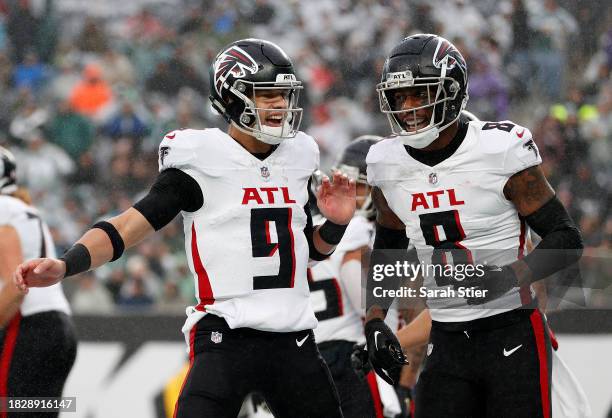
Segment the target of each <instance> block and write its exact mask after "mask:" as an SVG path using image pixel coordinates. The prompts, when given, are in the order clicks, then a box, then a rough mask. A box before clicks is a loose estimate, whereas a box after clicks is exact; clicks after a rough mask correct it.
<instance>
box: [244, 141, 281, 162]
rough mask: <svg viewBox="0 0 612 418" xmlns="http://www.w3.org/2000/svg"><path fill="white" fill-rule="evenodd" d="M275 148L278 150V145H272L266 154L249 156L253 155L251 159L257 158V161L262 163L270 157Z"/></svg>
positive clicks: (259, 153)
mask: <svg viewBox="0 0 612 418" xmlns="http://www.w3.org/2000/svg"><path fill="white" fill-rule="evenodd" d="M276 148H278V145H272V146H271V147H270V149H269V150H268V151H266V152H251V154H253V157H255V158H257V159H258V160H261V161H263V160H265V159H266V158H268V157H269V156H270V155H272V153H273V152H274V151H276Z"/></svg>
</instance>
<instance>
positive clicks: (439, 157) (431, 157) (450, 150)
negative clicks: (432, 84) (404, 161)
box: [404, 118, 468, 167]
mask: <svg viewBox="0 0 612 418" xmlns="http://www.w3.org/2000/svg"><path fill="white" fill-rule="evenodd" d="M467 130H468V123H467V121H465V120H462V119H461V118H460V119H459V130H458V131H457V133H456V134H455V137H454V138H453V139H452V140H451V142H449V144H448V145H447V146H445V147H444V148H442V149H439V150H434V151H423V150H420V149H417V148H412V147H411V146H408V145H405V146H404V147H405V148H406V151H407V152H408V154H409V155H410V156H411V157H412V158H414V159H415V160H417V161H419V162H421V163H423V164H425V165H428V166H430V167H433V166H434V165H436V164H440V163H441V162H442V161H444V160H446V159H447V158H448V157H450V156H451V155H453V154H454V153H455V151H457V149H458V148H459V147H460V146H461V144H462V143H463V140H464V139H465V135H466V134H467Z"/></svg>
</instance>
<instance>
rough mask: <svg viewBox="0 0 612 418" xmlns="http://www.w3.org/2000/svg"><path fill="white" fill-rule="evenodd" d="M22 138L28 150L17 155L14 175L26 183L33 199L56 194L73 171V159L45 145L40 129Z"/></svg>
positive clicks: (58, 148)
mask: <svg viewBox="0 0 612 418" xmlns="http://www.w3.org/2000/svg"><path fill="white" fill-rule="evenodd" d="M24 139H25V141H26V143H27V149H26V150H22V151H18V152H17V154H18V155H19V157H18V158H19V169H18V172H17V175H18V177H20V178H21V179H23V182H24V184H27V187H28V189H30V192H31V193H32V197H33V199H34V200H39V198H40V197H41V196H43V195H45V194H46V193H48V192H49V191H52V192H53V193H57V192H58V191H61V190H63V189H64V187H65V178H66V177H67V176H68V175H70V174H72V173H73V172H74V171H75V169H76V165H75V164H74V162H73V161H72V159H71V158H70V157H69V156H68V154H66V153H65V152H64V151H63V150H62V149H61V148H60V147H58V146H57V145H53V144H50V143H48V142H47V141H46V138H45V135H44V133H43V132H42V131H41V130H39V129H35V130H33V131H32V132H31V133H30V134H29V135H28V136H26V137H25V138H24ZM40 200H43V199H40Z"/></svg>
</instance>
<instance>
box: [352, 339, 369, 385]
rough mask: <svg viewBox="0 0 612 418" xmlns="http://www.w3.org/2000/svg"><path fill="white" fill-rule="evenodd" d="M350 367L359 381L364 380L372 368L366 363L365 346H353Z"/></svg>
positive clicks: (366, 353) (366, 351) (366, 352)
mask: <svg viewBox="0 0 612 418" xmlns="http://www.w3.org/2000/svg"><path fill="white" fill-rule="evenodd" d="M351 366H353V370H355V373H357V376H359V378H360V379H365V376H366V375H367V374H368V373H370V370H372V366H371V365H370V362H369V361H368V350H366V348H365V344H355V345H354V346H353V352H352V353H351Z"/></svg>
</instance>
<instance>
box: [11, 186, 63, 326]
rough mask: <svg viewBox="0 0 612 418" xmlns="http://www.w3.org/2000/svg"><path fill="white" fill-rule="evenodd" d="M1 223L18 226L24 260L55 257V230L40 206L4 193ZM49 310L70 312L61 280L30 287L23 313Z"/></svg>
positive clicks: (28, 313) (30, 313)
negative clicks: (44, 218)
mask: <svg viewBox="0 0 612 418" xmlns="http://www.w3.org/2000/svg"><path fill="white" fill-rule="evenodd" d="M0 225H10V226H12V227H13V228H15V230H16V231H17V234H18V235H19V241H20V243H21V254H22V256H23V259H24V261H25V260H31V259H33V258H41V257H51V258H55V256H56V255H55V245H54V244H53V239H52V238H51V233H50V232H49V228H48V227H47V224H46V223H45V222H44V221H43V220H42V219H41V217H40V214H39V212H38V210H37V209H36V208H34V207H32V206H30V205H27V204H26V203H24V202H23V201H21V200H19V199H17V198H14V197H11V196H4V195H0ZM0 256H1V255H0ZM46 311H60V312H64V313H66V314H68V315H69V314H70V307H69V305H68V301H67V300H66V297H65V296H64V292H63V291H62V285H61V283H57V284H54V285H53V286H49V287H32V288H30V290H29V292H28V293H27V294H26V295H25V298H24V299H23V303H22V304H21V307H20V312H21V315H22V316H29V315H33V314H35V313H40V312H46Z"/></svg>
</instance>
